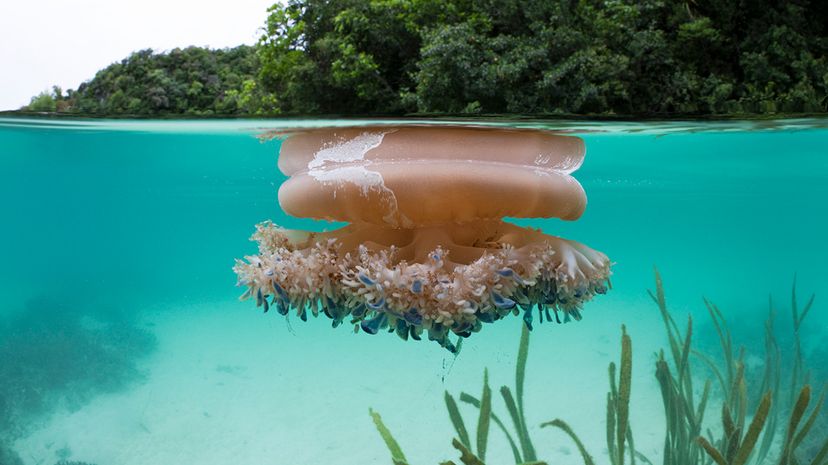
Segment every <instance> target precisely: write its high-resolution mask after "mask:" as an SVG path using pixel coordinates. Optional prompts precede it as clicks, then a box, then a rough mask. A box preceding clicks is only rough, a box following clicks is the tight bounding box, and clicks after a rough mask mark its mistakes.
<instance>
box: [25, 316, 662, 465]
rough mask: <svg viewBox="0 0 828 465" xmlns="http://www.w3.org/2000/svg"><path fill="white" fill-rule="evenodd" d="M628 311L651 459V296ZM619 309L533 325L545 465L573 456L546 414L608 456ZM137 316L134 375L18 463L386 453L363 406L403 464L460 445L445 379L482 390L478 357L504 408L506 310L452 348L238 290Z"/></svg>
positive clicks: (637, 401) (354, 457)
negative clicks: (277, 308) (239, 295)
mask: <svg viewBox="0 0 828 465" xmlns="http://www.w3.org/2000/svg"><path fill="white" fill-rule="evenodd" d="M624 307H625V308H624V312H623V314H624V316H625V317H628V318H626V319H627V320H629V322H628V323H627V329H628V332H629V333H630V335H631V337H632V339H633V350H634V356H633V393H632V401H631V404H632V406H631V410H632V412H631V425H632V428H633V431H634V433H635V441H636V447H637V448H638V450H640V451H642V452H643V453H644V454H646V455H647V456H649V457H650V459H651V460H653V462H656V461H657V459H659V458H660V455H661V448H662V443H663V439H664V438H663V431H664V427H663V424H664V418H663V407H662V404H661V396H660V393H659V390H658V385H657V384H656V380H655V377H654V363H653V361H654V358H655V355H654V354H655V352H656V351H657V350H658V348H660V346H661V344H662V334H663V329H662V327H661V322H660V321H659V320H658V319H657V318H658V316H657V314H656V313H655V312H656V310H655V309H654V307H653V306H652V303H651V302H649V301H646V300H642V301H640V302H633V303H628V304H626V305H624ZM617 308H618V302H617V301H616V302H614V303H612V304H610V303H609V302H600V301H596V302H594V303H593V304H592V305H590V308H588V309H587V310H586V312H585V319H584V320H583V321H581V322H578V323H571V324H566V325H554V324H543V325H539V326H537V327H536V328H535V331H533V332H532V340H531V345H530V352H529V362H528V369H527V380H526V387H525V392H526V394H525V405H526V412H527V413H526V415H527V418H528V423H529V425H530V435H532V437H533V438H534V442H535V447H536V449H537V450H538V455H539V458H540V459H543V460H546V461H547V462H549V463H550V464H556V465H570V464H571V465H576V464H577V465H581V464H582V463H583V461H582V459H581V458H580V456H579V454H578V452H577V449H576V448H575V446H574V444H573V443H572V442H571V441H570V440H569V439H568V438H567V437H566V436H565V435H564V434H563V433H562V432H561V431H559V430H556V429H546V428H545V429H541V428H540V427H539V425H540V423H542V422H545V421H550V420H552V419H554V418H561V419H564V420H565V421H567V422H568V423H569V424H570V425H571V426H572V428H573V429H574V430H575V431H576V432H577V433H578V434H579V435H580V437H581V438H582V440H583V441H584V443H585V444H586V446H587V448H588V450H589V451H590V453H591V454H592V455H593V457H595V459H596V461H597V462H598V463H608V457H607V452H606V442H605V440H606V429H605V428H606V426H605V425H606V423H605V422H606V393H607V390H608V376H607V365H608V364H609V362H611V361H616V363H617V360H618V358H619V354H620V333H621V331H620V326H621V313H620V312H619V311H618V310H617ZM631 310H640V311H631ZM635 315H638V316H644V317H643V318H639V319H638V320H636V319H635V318H633V316H635ZM144 319H145V322H146V323H147V324H148V325H150V326H151V328H152V329H153V331H154V332H155V333H156V336H157V338H158V343H159V345H158V349H157V351H155V352H154V353H153V355H152V356H151V357H150V358H148V359H147V360H145V361H144V363H143V369H144V371H145V373H146V378H145V379H144V380H143V381H142V382H140V383H138V384H136V385H134V386H133V387H132V388H131V389H129V390H127V391H124V392H119V393H115V394H105V395H101V396H98V397H96V398H95V399H94V400H93V401H92V402H91V403H90V404H88V405H86V406H84V407H83V408H81V409H80V410H77V411H74V412H67V411H60V412H56V413H55V414H54V415H52V417H51V418H49V419H48V420H47V421H46V422H45V423H44V424H43V425H42V427H41V428H39V429H36V430H35V431H34V432H33V433H32V434H30V435H29V436H27V437H25V438H22V439H20V440H18V441H17V442H16V443H15V448H16V450H17V452H18V453H19V454H20V456H21V457H22V458H23V460H24V461H25V462H26V463H27V464H33V465H53V464H54V463H55V462H56V461H57V460H58V458H60V457H61V456H66V455H67V454H68V458H69V459H70V460H78V461H84V462H89V463H94V464H97V465H149V464H152V465H180V464H199V465H225V464H228V465H229V464H238V465H247V464H249V465H269V464H321V463H326V464H342V465H349V464H374V463H376V464H389V463H391V461H390V455H389V453H388V451H387V449H386V448H385V446H384V444H383V442H382V440H381V438H380V436H379V435H378V434H377V432H376V430H375V429H374V425H373V423H372V421H371V418H370V417H369V415H368V408H369V407H371V408H374V409H375V410H377V411H379V412H380V413H381V414H382V416H383V419H384V421H385V423H386V425H387V426H388V427H389V428H390V429H391V430H392V432H393V433H394V434H395V436H396V438H397V440H398V441H399V443H400V445H401V446H402V448H403V451H404V452H405V453H406V456H407V458H408V460H409V462H410V463H412V464H424V465H426V464H435V465H436V464H437V463H439V462H440V461H443V460H446V459H455V460H456V459H457V457H458V453H457V452H456V451H455V450H454V449H453V448H452V447H451V444H450V442H451V438H452V436H453V435H454V430H453V428H452V426H451V423H450V421H449V418H448V415H447V413H446V410H445V404H444V401H443V391H444V390H446V389H447V390H448V391H449V392H451V393H453V394H454V395H455V396H458V395H459V393H460V392H461V391H466V392H469V393H470V394H473V395H475V396H479V395H480V392H481V385H482V384H481V383H482V378H483V369H484V367H488V368H489V377H490V383H491V387H492V391H493V408H494V411H495V413H497V414H499V415H500V416H501V417H503V418H504V420H505V419H506V418H508V415H507V413H506V411H505V408H504V407H503V403H502V399H501V398H500V395H499V392H498V390H499V387H500V386H501V385H504V384H506V385H509V386H513V385H514V359H515V354H516V352H517V344H518V336H519V324H520V321H519V319H518V318H514V319H510V320H507V321H504V322H500V323H498V324H495V325H490V326H487V327H486V328H485V330H484V331H483V332H482V333H480V334H475V335H473V336H472V338H470V339H468V340H466V341H465V343H464V347H463V349H462V351H461V353H460V355H459V356H458V357H457V358H456V359H455V358H454V356H452V355H451V354H449V353H448V352H447V351H445V350H444V349H441V348H440V347H439V346H437V344H434V343H428V342H420V343H415V342H410V341H409V342H403V341H401V340H399V339H398V338H397V337H396V336H394V335H391V334H380V335H376V336H369V335H365V334H358V335H354V334H352V333H351V331H350V330H349V328H345V327H340V328H337V329H335V330H333V329H331V328H330V327H329V325H328V322H327V320H325V319H321V318H320V319H317V320H311V321H309V322H308V323H302V322H301V321H299V320H298V319H295V320H294V321H292V322H291V323H292V324H291V325H290V326H291V327H292V330H291V329H289V327H288V325H287V324H286V323H285V321H284V319H283V318H282V317H280V316H278V315H276V314H270V313H269V314H267V315H262V314H260V313H258V312H256V311H253V310H252V309H251V308H250V306H248V305H244V304H240V303H238V302H226V303H221V304H215V303H213V304H198V305H188V306H184V307H177V308H174V309H159V310H154V311H147V312H146V315H145V317H144ZM461 411H462V412H463V414H464V416H465V419H466V424H467V427H468V428H469V429H470V433H471V434H472V435H473V434H474V430H475V428H476V423H477V416H476V415H477V411H476V410H475V409H474V408H473V407H471V406H468V405H465V404H461ZM490 434H491V436H490V442H489V452H488V456H487V458H488V460H487V462H488V463H493V464H499V463H511V461H512V457H511V452H510V450H509V447H508V445H507V443H506V441H505V439H504V437H503V435H502V433H501V432H500V431H499V430H498V429H497V428H496V426H495V425H494V424H493V425H492V430H491V433H490ZM61 454H63V455H61Z"/></svg>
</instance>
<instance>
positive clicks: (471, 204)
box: [234, 125, 611, 351]
mask: <svg viewBox="0 0 828 465" xmlns="http://www.w3.org/2000/svg"><path fill="white" fill-rule="evenodd" d="M584 153H585V147H584V143H583V141H582V140H581V139H580V138H578V137H575V136H568V135H561V134H555V133H551V132H548V131H542V130H529V129H506V128H496V127H463V126H434V125H419V126H418V125H406V126H396V127H387V126H365V127H351V128H317V129H310V130H304V131H297V132H294V133H291V134H289V135H287V137H286V138H284V140H283V142H282V145H281V149H280V155H279V161H278V165H279V169H280V170H281V171H282V172H283V173H284V174H285V175H286V176H288V179H287V181H285V182H284V183H283V184H282V185H281V186H280V188H279V194H278V196H279V204H280V206H281V208H282V209H283V210H284V211H285V212H286V213H288V214H289V215H292V216H296V217H303V218H313V219H319V220H329V221H339V222H345V223H348V224H347V225H346V226H344V227H342V228H340V229H336V230H333V231H327V232H305V231H296V230H288V229H284V228H282V227H279V226H277V225H275V224H273V223H272V222H269V221H267V222H264V223H261V224H259V225H257V226H256V231H255V233H254V235H253V237H252V240H254V241H256V242H257V243H258V247H259V253H258V254H257V255H252V256H247V257H245V258H244V260H237V261H236V265H235V267H234V271H235V272H236V274H237V276H238V284H239V285H240V286H243V287H245V288H246V290H245V292H244V294H243V295H242V299H255V301H256V304H257V306H259V307H263V309H264V311H265V312H267V311H268V310H269V309H270V308H275V310H276V311H277V312H278V313H280V314H282V315H289V314H296V315H297V316H298V317H299V318H300V319H302V320H307V318H308V315H309V314H311V315H313V316H318V315H320V314H321V315H324V316H326V317H328V318H330V319H331V320H332V325H333V327H337V326H339V325H341V324H343V323H346V322H347V324H350V325H353V327H354V331H355V332H360V331H362V332H365V333H368V334H377V333H378V332H384V331H386V332H393V333H396V334H397V335H398V336H399V337H401V338H402V339H404V340H408V339H413V340H421V339H423V338H427V339H428V340H432V341H436V342H437V343H438V344H440V345H441V346H443V347H445V348H447V349H449V350H452V351H454V350H456V348H457V344H456V341H458V340H460V339H459V338H466V337H469V336H470V335H472V334H473V333H475V332H478V331H480V330H481V329H482V328H483V327H484V326H485V325H486V324H487V323H493V322H495V321H498V320H501V319H504V318H506V317H507V316H508V315H517V316H521V317H522V319H523V321H524V323H525V324H526V326H527V327H528V328H529V329H532V326H533V322H534V318H535V315H537V318H538V320H539V321H540V322H543V321H544V320H546V321H556V322H558V323H560V322H566V321H569V320H573V319H574V320H580V319H581V310H582V307H583V305H584V303H585V302H586V301H588V300H590V299H591V298H592V297H593V296H594V295H595V294H604V293H606V291H607V289H608V287H609V286H610V265H611V263H610V260H609V259H608V258H607V256H606V255H604V254H603V253H601V252H598V251H596V250H593V249H591V248H589V247H587V246H585V245H583V244H581V243H578V242H575V241H572V240H567V239H563V238H560V237H556V236H552V235H548V234H546V233H544V232H542V231H540V230H538V229H533V228H525V227H520V226H517V225H515V224H513V223H510V222H507V221H504V218H507V217H510V218H560V219H563V220H576V219H577V218H579V217H580V216H581V214H582V213H583V211H584V209H585V207H586V194H585V192H584V190H583V188H582V187H581V185H580V184H579V183H578V181H577V180H575V178H573V177H572V176H571V174H572V173H573V172H574V171H575V170H577V169H578V168H579V167H580V165H581V163H582V162H583V159H584ZM452 335H455V336H457V337H455V338H454V341H452V337H451V336H452Z"/></svg>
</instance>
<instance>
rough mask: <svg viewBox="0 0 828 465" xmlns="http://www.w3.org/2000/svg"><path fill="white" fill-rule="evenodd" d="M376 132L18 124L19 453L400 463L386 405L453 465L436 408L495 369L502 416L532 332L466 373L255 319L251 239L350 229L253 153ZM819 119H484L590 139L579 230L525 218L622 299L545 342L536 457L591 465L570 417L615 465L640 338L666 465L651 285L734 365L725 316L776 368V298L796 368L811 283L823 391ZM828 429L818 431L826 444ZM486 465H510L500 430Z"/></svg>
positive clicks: (639, 377) (826, 253) (386, 340)
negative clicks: (597, 264)
mask: <svg viewBox="0 0 828 465" xmlns="http://www.w3.org/2000/svg"><path fill="white" fill-rule="evenodd" d="M367 123H369V121H345V120H339V121H321V120H308V121H123V120H118V121H89V120H82V121H69V120H63V119H58V120H50V119H42V120H41V119H18V118H3V119H0V198H3V199H4V201H3V202H2V203H1V204H0V205H2V210H0V215H2V218H3V227H2V228H0V263H2V265H0V282H2V283H3V284H2V285H0V299H1V300H0V301H1V302H2V305H0V320H2V321H3V322H4V323H3V325H2V326H0V364H2V365H0V372H2V373H1V374H0V409H5V410H0V419H2V420H0V448H5V449H6V450H11V451H13V452H14V453H16V454H17V455H18V456H19V458H20V460H22V463H25V464H46V465H53V464H54V463H55V462H57V461H58V460H60V459H70V460H77V461H85V462H88V463H95V464H98V465H108V464H114V465H120V464H148V463H153V464H170V465H172V464H178V463H201V464H226V463H240V464H243V463H249V464H254V463H255V464H280V463H297V464H299V463H303V464H304V463H308V464H310V463H342V464H349V463H354V464H364V463H390V459H389V455H388V452H387V450H386V449H385V447H384V444H383V442H382V440H381V439H380V437H379V435H378V434H377V433H376V431H375V430H374V427H373V424H372V422H371V419H370V417H369V416H368V408H369V407H372V408H374V409H375V410H378V411H380V412H381V413H382V414H383V418H384V419H385V421H386V423H387V424H388V426H389V427H390V428H391V429H392V430H393V431H394V432H395V434H396V436H397V439H398V441H399V442H400V444H401V446H402V447H403V449H404V450H405V451H406V455H407V456H408V458H409V461H410V462H411V463H422V464H426V463H438V462H439V461H442V460H446V459H449V458H451V459H456V457H457V454H456V452H455V451H454V450H453V449H452V448H451V445H450V441H451V437H452V436H453V435H454V434H455V433H454V430H453V428H452V426H451V423H450V422H449V419H448V416H447V414H446V413H445V410H444V407H443V392H444V390H449V391H450V392H452V393H454V394H455V395H459V393H460V391H468V392H472V393H475V395H479V392H480V389H481V387H480V385H481V381H482V374H483V369H484V367H488V368H489V371H490V373H489V376H490V379H491V380H492V385H493V386H494V388H495V389H494V391H495V394H496V396H497V394H498V393H497V390H498V388H499V386H500V385H502V384H512V383H513V377H514V372H513V370H514V356H515V352H516V347H517V340H518V335H519V319H517V318H514V319H512V320H508V321H505V322H501V323H500V324H497V325H492V326H489V327H487V330H486V331H484V332H482V333H480V334H475V335H474V336H473V337H472V338H470V339H468V340H466V341H465V343H464V347H463V349H462V351H461V353H460V354H459V356H457V357H455V356H453V355H451V354H449V353H448V352H446V351H445V350H443V349H441V348H440V347H438V346H437V345H436V344H433V343H415V342H410V341H409V342H403V341H401V340H399V339H398V338H396V337H394V336H392V335H384V334H383V335H377V336H368V335H365V334H358V335H354V334H353V333H352V332H351V331H350V330H349V328H347V327H341V328H338V329H331V328H330V324H329V321H328V320H326V319H319V320H311V321H309V322H308V323H302V322H300V321H298V319H294V320H291V321H285V319H284V318H283V317H280V316H278V315H276V314H274V313H273V312H271V313H268V314H266V315H263V314H261V313H260V311H257V310H256V309H254V308H253V306H252V305H250V302H238V300H237V298H238V296H239V294H240V290H239V289H238V288H236V287H234V283H235V276H234V274H233V272H232V270H231V267H232V265H233V260H234V259H235V258H239V257H241V256H242V255H244V254H248V253H253V252H254V251H255V247H254V244H253V243H251V242H249V241H248V238H249V236H250V234H251V233H252V232H253V225H254V224H256V223H258V222H260V221H263V220H266V219H271V220H273V221H274V222H276V223H278V224H280V225H283V226H285V227H288V228H297V229H312V230H321V229H324V228H331V227H333V225H330V224H324V223H319V222H314V221H309V220H301V219H296V218H291V217H288V216H287V215H285V214H284V213H283V212H282V211H280V209H279V206H278V203H277V199H276V193H277V190H278V187H279V185H280V183H281V182H283V181H284V179H285V178H284V176H283V175H282V174H281V173H279V171H278V170H277V168H276V159H277V154H278V150H279V141H278V140H270V141H266V142H262V141H260V140H259V139H258V138H257V137H256V136H257V135H260V134H262V133H264V132H266V131H268V130H272V129H275V128H298V127H309V126H315V125H331V124H336V125H353V124H357V125H358V124H367ZM437 123H438V124H447V123H448V122H447V121H439V122H437ZM826 123H828V122H827V121H826V120H785V121H771V122H738V121H731V122H720V123H697V122H671V123H643V122H642V123H598V122H594V123H593V122H544V121H529V120H524V121H520V122H508V121H503V120H497V121H488V122H484V124H495V125H506V126H520V127H544V128H549V129H554V130H564V131H567V132H571V133H575V134H577V135H579V136H580V137H582V138H583V139H584V140H585V142H586V146H587V156H586V161H585V163H584V165H583V166H582V168H581V169H580V170H578V171H577V172H576V173H575V177H576V178H577V179H578V180H579V181H580V182H581V184H582V185H583V187H584V189H585V190H586V192H587V195H588V198H589V204H588V206H587V210H586V213H585V214H584V216H583V217H582V218H581V219H580V220H578V221H576V222H563V221H559V220H521V221H517V222H518V223H520V224H522V225H530V226H534V227H538V228H542V229H543V230H544V231H545V232H547V233H550V234H555V235H561V236H563V237H567V238H570V239H575V240H578V241H580V242H583V243H585V244H588V245H589V246H591V247H594V248H596V249H598V250H601V251H603V252H605V253H606V254H607V255H609V256H610V258H611V259H612V260H613V261H614V262H615V263H616V264H615V266H614V268H613V273H614V274H613V277H612V283H613V289H612V291H611V292H610V293H609V294H608V295H606V296H602V297H600V298H598V299H596V300H595V301H593V302H591V303H590V304H589V305H587V307H586V309H585V311H584V320H583V321H581V322H577V323H571V324H566V325H552V324H544V325H541V326H539V327H536V330H535V331H533V333H532V342H531V349H530V357H529V369H528V378H527V384H526V388H525V392H526V394H525V395H526V405H527V417H528V422H529V424H530V432H531V433H532V434H533V436H534V437H536V438H537V439H536V443H537V444H536V445H537V447H538V449H539V453H540V454H539V455H541V456H542V457H543V458H546V459H548V460H549V462H550V463H553V462H554V463H556V464H569V463H571V464H575V463H582V462H581V461H580V457H579V456H578V454H577V452H576V449H575V448H574V446H573V445H572V443H571V442H570V441H569V440H568V439H567V438H566V437H565V436H564V435H563V434H561V433H560V432H559V431H552V430H547V429H543V430H541V429H540V428H539V426H538V425H539V424H540V423H541V422H544V421H548V420H551V419H552V418H557V417H560V418H563V419H565V420H566V421H568V422H569V423H570V425H571V426H572V427H573V429H575V430H576V432H578V433H579V434H580V435H581V436H582V438H584V442H585V443H586V445H587V447H588V448H589V449H590V450H591V452H592V454H593V455H594V456H595V457H596V458H599V459H600V462H605V461H606V460H607V457H606V455H605V454H606V452H605V447H606V446H605V443H604V442H603V439H602V438H604V437H605V433H604V423H603V419H604V418H605V412H606V411H605V408H606V407H605V399H606V392H607V389H608V385H607V376H606V367H607V364H608V363H609V362H610V361H613V360H617V359H618V356H619V338H620V328H621V325H622V324H625V325H626V326H627V331H628V332H629V334H630V335H631V337H632V339H633V343H634V365H633V366H634V369H633V370H634V371H633V397H632V418H631V425H632V427H633V429H634V431H635V433H636V443H637V446H638V447H639V448H640V450H641V451H642V452H643V453H645V454H646V455H648V456H649V457H650V458H651V459H652V460H653V461H654V463H659V462H660V454H661V452H662V440H663V435H664V419H663V407H662V405H661V399H660V394H659V391H658V385H657V383H656V380H655V378H654V376H653V371H654V368H653V361H654V359H655V355H654V354H655V352H656V351H657V350H658V349H659V348H660V347H664V345H665V338H664V331H663V327H662V326H661V320H660V316H659V313H658V310H657V308H656V307H655V306H654V305H653V303H652V301H651V300H650V298H649V297H648V295H647V292H646V291H647V289H652V288H653V267H654V266H657V267H658V269H659V270H660V271H661V273H662V275H663V277H664V280H665V285H666V291H667V293H668V301H669V303H670V305H671V307H672V308H673V311H674V313H675V315H676V317H677V319H678V320H679V322H682V324H683V322H684V321H685V318H686V315H687V314H692V315H694V317H695V319H696V328H695V335H696V343H697V344H698V346H699V347H700V348H704V349H707V350H710V351H714V350H715V349H716V346H715V341H716V339H715V333H714V332H713V331H712V328H711V327H710V323H709V318H708V317H707V315H706V310H705V307H704V305H703V301H702V298H703V297H707V298H709V299H711V300H712V301H714V302H715V303H716V304H718V305H719V307H720V308H721V309H722V311H723V312H724V314H725V317H726V318H727V320H728V322H729V323H730V325H731V328H732V330H733V333H734V338H735V339H736V340H737V343H738V344H745V345H747V346H748V349H749V355H750V356H749V357H748V360H749V361H751V363H754V364H757V363H758V364H759V365H761V361H762V356H763V354H762V352H761V351H760V352H755V350H761V349H762V345H761V338H762V335H763V331H764V329H763V322H764V319H765V318H766V316H767V312H768V301H769V296H773V301H774V302H775V304H776V306H777V313H778V318H777V326H778V329H779V332H780V337H784V338H783V339H781V342H782V344H783V349H784V351H786V352H789V351H790V341H791V339H790V338H789V337H788V336H784V334H789V332H790V326H791V323H790V317H789V312H790V309H789V307H790V303H789V302H790V293H791V286H792V283H793V279H794V276H795V275H796V279H797V286H798V288H799V289H800V291H801V295H800V299H801V300H806V298H807V297H808V296H809V295H810V293H811V292H815V293H816V294H817V298H816V300H815V304H814V307H813V309H812V310H811V313H810V314H809V316H808V319H807V320H806V324H805V326H804V327H803V330H802V339H803V344H804V347H805V348H806V355H807V361H808V363H809V365H810V366H811V367H813V372H812V380H813V381H814V384H815V385H819V384H821V383H822V382H824V381H826V380H828V371H826V369H825V366H828V347H827V346H826V343H825V342H824V341H825V340H826V335H828V309H826V305H825V304H824V301H823V299H824V296H826V295H828V292H826V291H828V288H826V283H828V267H826V266H825V264H826V263H828V245H827V244H826V243H825V239H824V238H825V237H826V225H828V205H826V202H825V199H828V149H827V148H828V129H826ZM786 331H787V332H788V333H785V332H786ZM754 349H755V350H754ZM713 353H715V352H713ZM751 357H753V358H751ZM700 376H703V374H702V375H700ZM495 400H496V403H495V409H496V412H499V413H500V414H502V415H503V416H504V417H505V416H506V412H505V410H504V409H503V406H502V404H501V403H500V399H499V397H497V398H496V399H495ZM467 407H468V406H465V405H464V406H463V407H462V408H463V412H464V413H465V414H467V424H469V425H472V426H471V427H472V429H473V425H474V424H476V411H475V410H474V409H473V408H471V407H468V409H467ZM717 418H718V415H717V414H715V413H714V414H711V415H710V421H711V424H713V425H715V424H716V421H717ZM825 423H826V422H825V421H823V422H822V425H823V426H822V428H823V429H821V430H818V433H817V434H821V435H823V437H828V432H826V429H824V428H825V426H824V425H825ZM714 427H715V426H714ZM488 455H489V457H490V460H489V462H490V463H509V462H508V461H509V460H510V458H511V453H510V452H509V449H508V446H507V444H506V442H505V441H504V440H503V438H502V436H500V434H499V432H497V431H493V432H492V437H491V444H490V451H489V454H488ZM8 456H9V457H10V456H11V454H10V453H9V455H8ZM0 457H3V456H2V455H0Z"/></svg>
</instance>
